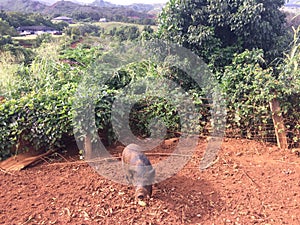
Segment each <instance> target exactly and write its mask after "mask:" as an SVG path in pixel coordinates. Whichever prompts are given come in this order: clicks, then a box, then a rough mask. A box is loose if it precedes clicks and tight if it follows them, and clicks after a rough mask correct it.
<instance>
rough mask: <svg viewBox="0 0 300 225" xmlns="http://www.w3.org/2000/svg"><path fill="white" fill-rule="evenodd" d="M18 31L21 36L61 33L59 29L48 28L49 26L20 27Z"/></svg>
mask: <svg viewBox="0 0 300 225" xmlns="http://www.w3.org/2000/svg"><path fill="white" fill-rule="evenodd" d="M17 31H18V32H19V34H20V35H29V34H43V33H50V34H54V33H57V32H59V31H58V30H57V29H55V28H53V27H47V26H23V27H18V28H17Z"/></svg>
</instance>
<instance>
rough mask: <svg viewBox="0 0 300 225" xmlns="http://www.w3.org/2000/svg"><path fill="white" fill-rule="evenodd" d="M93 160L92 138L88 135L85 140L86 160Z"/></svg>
mask: <svg viewBox="0 0 300 225" xmlns="http://www.w3.org/2000/svg"><path fill="white" fill-rule="evenodd" d="M91 158H92V138H91V135H90V134H87V135H86V136H85V138H84V159H85V160H91Z"/></svg>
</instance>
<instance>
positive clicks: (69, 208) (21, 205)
mask: <svg viewBox="0 0 300 225" xmlns="http://www.w3.org/2000/svg"><path fill="white" fill-rule="evenodd" d="M205 146H206V141H205V140H202V141H200V143H199V145H198V147H197V149H196V151H195V154H194V156H193V157H192V159H191V160H190V161H189V163H188V164H187V165H186V166H185V167H184V168H183V169H182V170H181V171H180V172H179V173H177V174H176V175H175V176H173V177H172V178H169V179H167V180H165V181H163V182H160V183H158V184H155V186H154V193H153V197H152V198H151V199H150V200H149V202H148V205H147V206H145V207H144V206H140V205H138V204H136V203H134V196H133V194H134V190H133V189H132V187H129V186H126V185H121V184H118V183H115V182H112V181H110V180H107V179H105V178H103V177H101V176H100V175H99V174H98V173H97V172H95V171H94V170H93V168H92V167H90V166H89V165H88V164H87V163H85V162H83V161H77V160H68V161H65V162H55V161H52V162H49V161H47V162H44V163H42V164H40V165H37V166H35V167H32V168H28V169H26V170H22V171H19V172H12V173H11V172H5V171H1V172H0V204H1V207H0V224H9V225H10V224H300V215H299V211H300V165H299V164H300V158H299V157H298V156H297V155H296V154H293V153H290V152H288V151H282V150H279V149H277V148H276V147H275V146H272V145H266V144H262V143H258V142H255V141H249V140H233V139H227V140H225V141H224V143H223V146H222V150H221V151H220V153H219V158H218V160H217V162H216V163H215V164H214V165H213V166H212V167H210V168H209V169H207V170H205V171H200V170H199V164H200V160H201V157H202V156H203V152H204V149H205ZM165 151H166V150H165V149H163V148H161V149H159V151H158V152H161V153H163V152H165ZM112 152H113V154H114V155H115V156H120V154H121V149H120V148H117V149H115V150H114V151H112ZM161 157H165V156H163V154H162V156H160V155H159V154H157V155H153V156H151V157H150V160H151V161H156V160H157V158H161Z"/></svg>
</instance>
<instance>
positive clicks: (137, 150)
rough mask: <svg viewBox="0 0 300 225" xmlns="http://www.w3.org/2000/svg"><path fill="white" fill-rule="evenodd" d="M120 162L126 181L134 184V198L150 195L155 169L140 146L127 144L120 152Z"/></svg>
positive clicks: (140, 198)
mask: <svg viewBox="0 0 300 225" xmlns="http://www.w3.org/2000/svg"><path fill="white" fill-rule="evenodd" d="M122 164H123V168H124V170H125V174H126V179H127V181H128V182H129V184H132V185H133V186H135V199H136V200H143V199H144V198H145V197H146V196H148V197H151V195H152V183H153V181H154V177H155V170H154V168H153V167H152V165H151V163H150V161H149V159H148V158H147V157H146V155H145V154H144V153H143V152H142V148H141V147H140V146H139V145H136V144H130V145H128V146H127V147H126V148H125V149H124V150H123V153H122Z"/></svg>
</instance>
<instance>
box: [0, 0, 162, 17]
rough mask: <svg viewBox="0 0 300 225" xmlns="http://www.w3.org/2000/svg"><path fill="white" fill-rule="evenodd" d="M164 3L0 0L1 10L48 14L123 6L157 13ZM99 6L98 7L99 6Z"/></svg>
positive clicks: (127, 8)
mask: <svg viewBox="0 0 300 225" xmlns="http://www.w3.org/2000/svg"><path fill="white" fill-rule="evenodd" d="M163 6H164V4H132V5H126V6H125V5H115V4H112V3H109V2H106V1H104V0H95V1H94V2H92V3H90V4H83V3H80V0H78V1H77V0H60V1H59V0H0V10H4V11H17V12H39V13H46V14H69V15H70V14H71V13H72V12H74V11H78V10H83V11H84V12H89V11H91V12H92V11H94V10H99V8H104V7H107V8H121V9H126V10H130V11H136V12H142V13H148V12H151V13H150V14H156V13H157V12H159V11H161V9H162V7H163ZM97 7H98V8H97Z"/></svg>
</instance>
